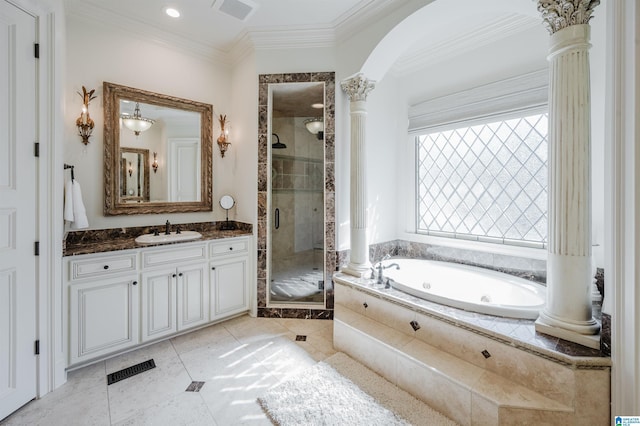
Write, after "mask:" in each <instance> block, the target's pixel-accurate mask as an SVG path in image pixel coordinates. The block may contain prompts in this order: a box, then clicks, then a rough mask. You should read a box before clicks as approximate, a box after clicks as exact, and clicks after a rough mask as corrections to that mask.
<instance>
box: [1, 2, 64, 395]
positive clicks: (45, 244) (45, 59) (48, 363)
mask: <svg viewBox="0 0 640 426" xmlns="http://www.w3.org/2000/svg"><path fill="white" fill-rule="evenodd" d="M4 1H6V2H7V3H9V4H12V5H14V6H16V7H18V8H19V9H21V10H23V11H25V12H26V13H28V14H30V15H32V16H34V17H35V18H36V31H37V37H38V40H36V41H37V42H38V43H39V45H40V49H39V52H40V58H39V60H38V62H37V68H36V79H37V84H38V88H37V89H36V104H37V109H38V111H37V130H36V135H37V136H36V137H37V139H38V140H37V141H34V142H39V161H38V162H37V170H38V178H37V182H36V184H37V188H38V189H37V195H36V203H37V211H38V212H47V214H38V215H37V219H36V220H37V232H36V234H37V239H38V241H39V242H40V254H39V256H38V257H37V258H36V300H35V301H34V303H35V304H36V317H37V318H36V338H37V339H39V340H40V356H39V357H38V360H37V367H36V370H37V371H36V377H37V379H36V380H37V386H36V395H37V397H42V396H43V395H45V394H47V393H48V392H51V391H52V390H54V389H55V388H57V387H59V386H61V385H62V384H64V383H65V382H66V372H65V368H66V359H67V357H66V353H67V348H66V346H67V345H66V343H65V342H66V338H67V336H66V332H64V329H65V327H64V325H65V324H64V323H65V322H66V319H64V315H63V314H64V312H65V311H64V309H65V308H66V302H65V299H64V297H63V287H62V240H63V234H64V220H63V216H62V213H63V198H62V190H61V188H62V186H63V182H64V176H63V175H64V169H63V156H62V154H63V150H62V140H63V130H64V128H63V125H62V123H64V121H63V120H64V114H63V111H62V110H61V108H59V106H60V105H62V100H63V89H64V81H63V76H64V21H65V20H64V6H63V3H62V0H4Z"/></svg>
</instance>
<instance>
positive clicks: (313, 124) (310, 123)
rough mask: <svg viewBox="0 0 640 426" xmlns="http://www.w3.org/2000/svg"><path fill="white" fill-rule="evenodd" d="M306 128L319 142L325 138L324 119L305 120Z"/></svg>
mask: <svg viewBox="0 0 640 426" xmlns="http://www.w3.org/2000/svg"><path fill="white" fill-rule="evenodd" d="M304 126H305V127H306V128H307V130H308V131H309V133H312V134H314V135H316V137H317V138H318V140H322V138H323V137H324V119H323V118H322V117H316V118H309V119H307V120H304Z"/></svg>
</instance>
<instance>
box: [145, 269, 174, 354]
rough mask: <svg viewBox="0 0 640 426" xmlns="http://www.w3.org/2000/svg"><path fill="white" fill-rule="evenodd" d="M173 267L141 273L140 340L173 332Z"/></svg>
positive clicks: (155, 337)
mask: <svg viewBox="0 0 640 426" xmlns="http://www.w3.org/2000/svg"><path fill="white" fill-rule="evenodd" d="M176 281H177V272H176V269H175V268H165V269H158V270H156V271H149V272H144V273H143V274H142V341H143V342H145V341H148V340H152V339H157V338H159V337H162V336H166V335H169V334H172V333H175V332H176V331H177V330H178V328H177V323H176Z"/></svg>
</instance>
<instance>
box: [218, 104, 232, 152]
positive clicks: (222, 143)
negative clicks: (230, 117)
mask: <svg viewBox="0 0 640 426" xmlns="http://www.w3.org/2000/svg"><path fill="white" fill-rule="evenodd" d="M218 121H219V122H220V136H218V146H219V147H220V154H221V155H222V158H224V153H225V152H227V149H229V145H231V142H229V128H228V127H227V128H225V126H226V124H227V123H228V122H227V116H226V115H222V114H220V118H218Z"/></svg>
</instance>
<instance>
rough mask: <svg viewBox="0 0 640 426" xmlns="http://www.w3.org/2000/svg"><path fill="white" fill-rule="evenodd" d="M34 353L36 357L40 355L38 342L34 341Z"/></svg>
mask: <svg viewBox="0 0 640 426" xmlns="http://www.w3.org/2000/svg"><path fill="white" fill-rule="evenodd" d="M34 352H35V354H36V355H40V340H36V344H35V348H34Z"/></svg>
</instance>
